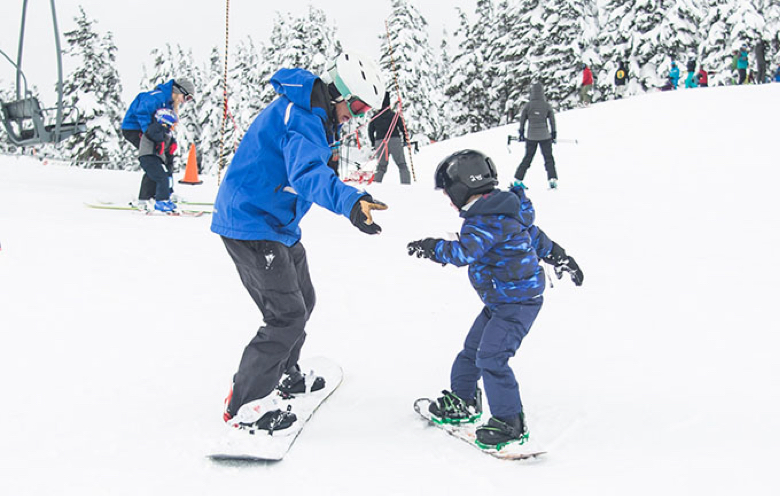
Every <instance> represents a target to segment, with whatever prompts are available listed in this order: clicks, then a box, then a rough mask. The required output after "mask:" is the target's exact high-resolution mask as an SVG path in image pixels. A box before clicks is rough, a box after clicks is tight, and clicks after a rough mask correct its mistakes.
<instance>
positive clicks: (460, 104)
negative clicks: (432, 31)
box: [444, 8, 485, 136]
mask: <svg viewBox="0 0 780 496" xmlns="http://www.w3.org/2000/svg"><path fill="white" fill-rule="evenodd" d="M457 11H458V16H459V18H460V24H459V26H458V29H457V30H456V31H455V33H454V34H455V39H456V40H457V43H458V48H457V50H456V52H455V55H454V56H453V58H452V64H451V65H450V70H449V74H448V77H447V79H446V86H445V88H444V94H445V96H446V97H447V98H449V101H450V104H451V105H452V108H453V110H454V111H453V114H452V118H451V122H450V126H449V135H450V136H461V135H463V134H467V133H473V132H477V131H480V130H482V129H483V127H482V124H483V119H482V116H481V115H479V113H478V112H479V109H480V108H481V107H482V105H481V104H480V103H479V102H478V100H484V99H485V91H484V88H483V87H482V69H483V62H484V61H483V59H482V56H481V52H480V49H479V45H478V43H477V40H476V39H475V38H474V37H473V36H472V26H471V24H470V23H469V20H468V18H467V17H466V14H465V12H463V11H462V10H461V9H459V8H458V9H457Z"/></svg>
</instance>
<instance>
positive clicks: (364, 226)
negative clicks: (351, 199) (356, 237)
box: [349, 195, 387, 234]
mask: <svg viewBox="0 0 780 496" xmlns="http://www.w3.org/2000/svg"><path fill="white" fill-rule="evenodd" d="M372 210H387V205H385V204H384V203H382V202H381V201H378V200H374V199H373V198H372V197H371V195H363V196H361V197H360V198H359V199H358V201H356V202H355V204H354V205H353V206H352V211H350V213H349V220H350V222H352V225H354V226H355V227H357V228H358V229H360V230H361V231H362V232H364V233H366V234H379V233H381V232H382V228H381V227H379V224H377V223H376V222H374V219H373V217H371V211H372Z"/></svg>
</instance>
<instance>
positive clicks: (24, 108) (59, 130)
mask: <svg viewBox="0 0 780 496" xmlns="http://www.w3.org/2000/svg"><path fill="white" fill-rule="evenodd" d="M27 1H28V0H23V2H22V25H21V29H20V32H19V51H18V55H17V59H16V62H14V61H13V60H12V59H11V57H9V56H8V55H7V54H6V53H5V52H4V51H2V50H0V55H2V56H3V57H4V58H6V59H7V60H8V62H10V63H11V65H13V66H14V68H15V69H16V100H14V101H10V102H2V101H0V114H2V115H0V117H2V120H3V126H4V127H5V130H6V132H7V133H8V139H9V140H10V141H11V142H12V143H13V144H15V145H17V146H29V145H43V144H47V143H53V144H56V143H59V142H60V141H62V140H64V139H67V138H69V137H70V136H72V135H74V134H76V133H82V132H84V131H86V130H87V126H86V124H85V123H84V122H80V114H79V111H78V109H77V108H76V107H74V106H72V105H63V102H62V100H63V96H62V50H61V49H60V33H59V28H58V27H57V13H56V10H55V6H54V0H50V1H49V3H50V5H51V18H52V24H53V27H54V44H55V50H56V51H55V54H56V57H57V86H56V88H57V106H56V107H54V108H41V104H40V102H39V101H38V99H37V98H36V97H34V96H33V95H32V94H31V93H30V91H28V89H27V78H26V77H25V76H24V72H22V52H23V47H24V27H25V21H26V18H27ZM22 81H24V87H22ZM66 109H67V112H66ZM66 113H67V114H68V117H74V113H75V118H73V119H71V120H65V117H66Z"/></svg>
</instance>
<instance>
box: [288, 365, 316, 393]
mask: <svg viewBox="0 0 780 496" xmlns="http://www.w3.org/2000/svg"><path fill="white" fill-rule="evenodd" d="M324 387H325V379H324V378H322V377H319V376H314V375H313V374H304V373H303V372H301V369H300V367H298V366H297V365H296V366H295V368H294V369H292V370H291V371H290V372H289V373H288V374H287V376H286V377H285V378H284V379H282V382H281V383H279V385H278V386H277V387H276V389H278V390H279V392H280V393H282V397H287V396H290V395H293V394H302V393H310V392H313V391H319V390H320V389H322V388H324Z"/></svg>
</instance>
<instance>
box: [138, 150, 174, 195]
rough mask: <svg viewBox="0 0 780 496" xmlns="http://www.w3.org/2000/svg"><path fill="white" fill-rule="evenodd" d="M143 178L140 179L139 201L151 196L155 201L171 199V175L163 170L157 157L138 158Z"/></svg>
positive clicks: (161, 163)
mask: <svg viewBox="0 0 780 496" xmlns="http://www.w3.org/2000/svg"><path fill="white" fill-rule="evenodd" d="M139 160H140V162H141V169H143V170H144V177H142V178H141V190H140V192H139V193H138V199H139V200H148V199H150V198H151V197H152V196H154V199H155V200H157V201H166V200H169V199H170V198H171V175H170V174H169V173H168V171H167V170H165V167H164V166H163V161H162V160H161V159H160V157H158V156H157V155H144V156H143V157H140V158H139Z"/></svg>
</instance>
